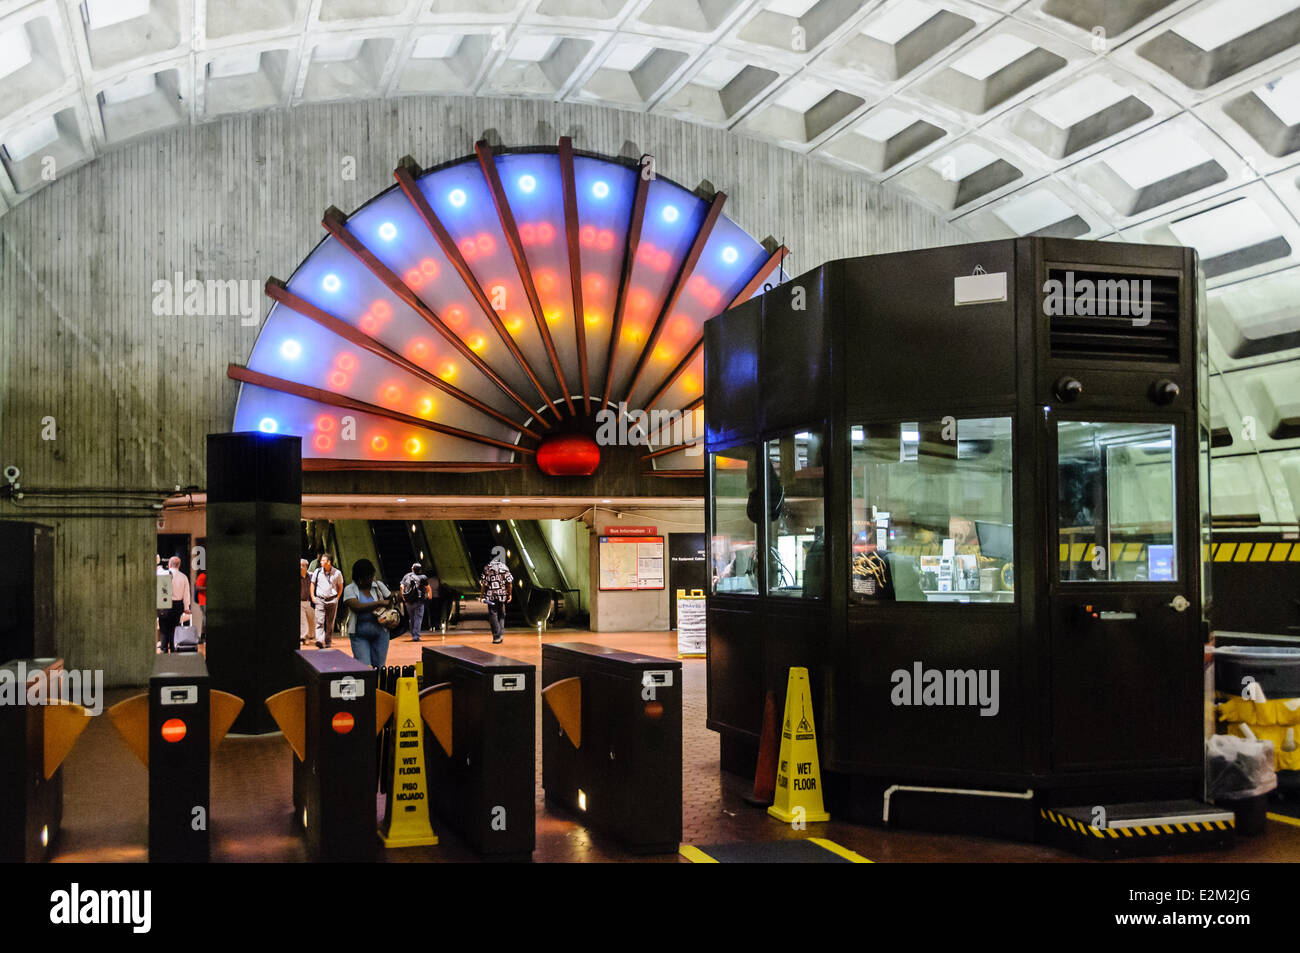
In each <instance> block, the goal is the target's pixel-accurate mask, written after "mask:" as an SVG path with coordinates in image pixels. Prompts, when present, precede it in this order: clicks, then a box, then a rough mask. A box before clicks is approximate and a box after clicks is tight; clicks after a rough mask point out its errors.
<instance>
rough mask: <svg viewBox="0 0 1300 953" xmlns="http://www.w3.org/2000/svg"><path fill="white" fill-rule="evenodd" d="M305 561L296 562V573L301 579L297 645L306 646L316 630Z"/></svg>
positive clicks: (309, 581)
mask: <svg viewBox="0 0 1300 953" xmlns="http://www.w3.org/2000/svg"><path fill="white" fill-rule="evenodd" d="M307 565H308V563H307V560H305V559H300V560H298V572H299V573H300V574H301V576H302V579H301V582H300V587H301V588H300V591H299V593H298V644H299V645H306V644H307V638H308V636H310V635H311V634H312V632H313V631H314V630H315V628H316V610H315V609H314V608H312V604H311V579H309V578H308V573H307Z"/></svg>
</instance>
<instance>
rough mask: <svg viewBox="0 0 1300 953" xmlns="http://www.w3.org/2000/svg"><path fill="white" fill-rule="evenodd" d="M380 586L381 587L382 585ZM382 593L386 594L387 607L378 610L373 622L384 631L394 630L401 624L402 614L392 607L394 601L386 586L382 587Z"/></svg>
mask: <svg viewBox="0 0 1300 953" xmlns="http://www.w3.org/2000/svg"><path fill="white" fill-rule="evenodd" d="M380 585H382V583H381V584H380ZM383 591H384V592H385V593H387V598H388V600H389V605H388V607H387V608H386V609H380V610H379V611H377V612H376V613H375V621H376V622H378V623H379V624H380V625H382V626H383V627H384V628H385V629H395V628H397V627H398V626H399V625H401V624H402V613H400V612H399V611H397V608H396V607H395V606H394V605H393V602H394V601H395V600H394V597H393V594H392V593H390V592H388V587H387V586H384V587H383Z"/></svg>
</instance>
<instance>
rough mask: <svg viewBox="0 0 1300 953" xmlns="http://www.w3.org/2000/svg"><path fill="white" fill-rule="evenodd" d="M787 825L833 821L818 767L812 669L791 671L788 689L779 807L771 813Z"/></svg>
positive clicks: (779, 767) (778, 768) (779, 766)
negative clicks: (809, 672) (809, 684)
mask: <svg viewBox="0 0 1300 953" xmlns="http://www.w3.org/2000/svg"><path fill="white" fill-rule="evenodd" d="M767 813H769V814H771V815H772V816H773V817H776V818H779V819H780V820H783V821H785V822H786V823H787V824H788V823H790V822H791V821H829V820H830V819H831V816H830V815H829V814H827V813H826V809H825V807H824V806H823V805H822V772H821V768H820V766H819V765H818V763H817V729H816V728H815V727H814V726H813V710H812V693H811V692H810V691H809V690H808V669H806V668H792V669H790V678H789V680H788V681H787V682H786V689H785V721H784V722H783V723H782V725H781V755H780V758H779V759H778V761H777V765H776V798H775V803H773V804H772V806H771V807H769V808H768V809H767Z"/></svg>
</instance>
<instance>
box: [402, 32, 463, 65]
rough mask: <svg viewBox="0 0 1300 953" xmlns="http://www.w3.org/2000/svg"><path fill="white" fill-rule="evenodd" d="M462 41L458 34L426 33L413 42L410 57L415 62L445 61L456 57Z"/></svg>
mask: <svg viewBox="0 0 1300 953" xmlns="http://www.w3.org/2000/svg"><path fill="white" fill-rule="evenodd" d="M462 39H463V37H461V36H460V34H458V33H426V34H425V35H424V36H422V37H420V38H419V39H418V40H416V41H415V49H414V50H412V51H411V57H412V58H413V59H417V60H445V59H446V58H447V57H449V56H455V55H456V50H458V49H459V48H460V41H461V40H462Z"/></svg>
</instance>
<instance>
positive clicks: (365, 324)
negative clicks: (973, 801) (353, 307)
mask: <svg viewBox="0 0 1300 953" xmlns="http://www.w3.org/2000/svg"><path fill="white" fill-rule="evenodd" d="M358 323H359V324H360V325H361V330H362V331H366V332H370V331H373V330H375V328H377V327H378V326H379V322H378V321H377V320H375V316H374V315H373V314H363V315H362V316H361V321H360V322H358Z"/></svg>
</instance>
